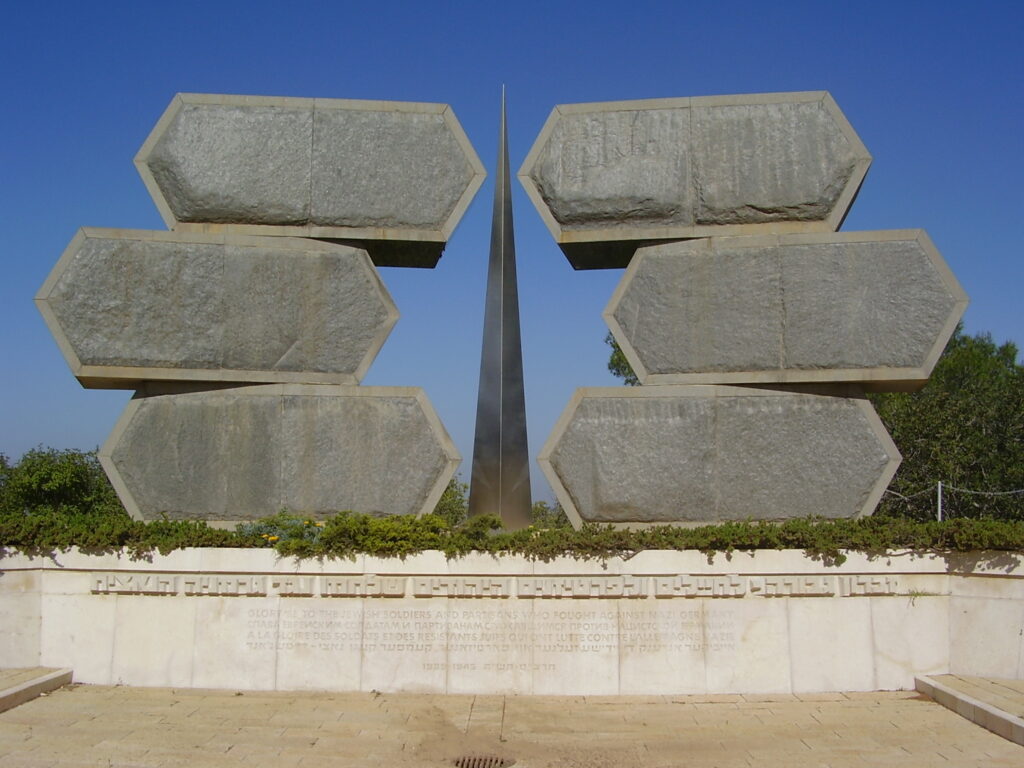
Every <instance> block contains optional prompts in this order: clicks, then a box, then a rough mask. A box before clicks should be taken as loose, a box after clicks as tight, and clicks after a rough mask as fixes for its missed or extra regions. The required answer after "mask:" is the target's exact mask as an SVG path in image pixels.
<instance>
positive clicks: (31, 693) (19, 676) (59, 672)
mask: <svg viewBox="0 0 1024 768" xmlns="http://www.w3.org/2000/svg"><path fill="white" fill-rule="evenodd" d="M70 682H71V670H70V669H57V668H54V667H19V668H9V669H0V712H3V711H5V710H8V709H13V708H14V707H16V706H18V705H19V704H23V703H25V702H26V701H31V700H32V699H34V698H36V697H37V696H39V695H41V694H44V693H49V692H50V691H52V690H54V689H56V688H60V687H61V686H62V685H67V684H68V683H70Z"/></svg>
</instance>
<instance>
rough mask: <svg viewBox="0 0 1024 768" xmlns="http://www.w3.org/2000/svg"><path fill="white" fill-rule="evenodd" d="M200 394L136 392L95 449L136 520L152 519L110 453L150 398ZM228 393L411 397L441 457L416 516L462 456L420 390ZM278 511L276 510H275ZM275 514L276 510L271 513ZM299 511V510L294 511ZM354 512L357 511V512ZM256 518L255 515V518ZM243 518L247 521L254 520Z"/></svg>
mask: <svg viewBox="0 0 1024 768" xmlns="http://www.w3.org/2000/svg"><path fill="white" fill-rule="evenodd" d="M204 394H214V393H213V392H209V390H198V391H196V390H188V389H183V390H181V391H179V392H177V393H171V394H163V395H146V394H143V393H141V392H140V393H137V394H136V396H135V397H134V398H133V399H132V400H130V401H129V403H128V405H127V406H126V407H125V409H124V411H123V412H122V413H121V416H120V417H119V418H118V420H117V422H116V423H115V425H114V429H113V431H111V433H110V436H109V437H108V438H107V440H106V442H104V444H103V445H102V447H101V448H100V450H99V460H100V465H101V466H102V467H103V470H104V471H105V472H106V474H107V477H108V478H110V482H111V485H113V487H114V490H115V492H116V493H117V495H118V498H120V499H121V502H122V503H123V504H124V506H125V509H126V510H127V511H128V513H129V514H130V515H131V516H132V517H133V518H135V519H136V520H151V519H155V518H154V516H153V515H152V514H151V515H147V514H145V512H144V510H143V509H141V507H140V504H139V503H138V501H137V500H136V498H135V494H133V493H132V491H131V489H130V488H129V487H128V485H127V483H126V482H125V480H124V477H123V475H122V473H121V471H120V469H119V468H118V467H117V464H116V462H115V458H114V453H115V452H116V450H117V449H118V447H119V444H120V442H121V440H122V439H123V438H124V437H125V435H126V433H127V431H128V429H129V427H130V425H131V422H132V420H133V418H134V417H135V415H136V414H137V413H138V411H139V409H140V408H141V407H142V406H143V404H144V403H145V402H146V401H147V400H149V399H151V398H157V397H169V398H188V397H190V396H202V395H204ZM231 394H235V395H240V396H243V397H245V396H248V397H274V398H283V397H288V396H297V397H331V398H334V397H346V398H378V399H380V398H413V399H415V401H416V403H417V405H418V406H419V408H420V410H421V412H422V415H423V417H424V419H425V422H426V426H427V428H428V429H429V430H430V432H431V434H432V436H433V438H434V440H435V441H436V444H437V447H438V449H439V451H440V452H441V454H443V456H444V469H443V470H442V471H441V472H440V473H439V474H438V475H437V477H436V478H435V480H434V482H433V483H432V484H431V485H430V489H429V491H428V492H427V493H426V495H425V496H424V498H423V501H422V503H421V504H420V505H419V507H418V508H417V509H416V510H414V511H413V514H416V516H422V515H424V514H427V513H429V512H432V511H433V509H434V507H435V506H436V505H437V502H438V501H439V500H440V498H441V495H442V494H443V493H444V490H445V488H446V487H447V486H448V482H449V481H450V480H451V478H452V477H453V476H454V475H455V471H456V469H458V466H459V464H460V463H461V461H462V457H461V455H460V454H459V451H458V449H457V448H456V447H455V443H454V442H453V441H452V439H451V437H450V436H449V435H448V431H447V430H446V429H445V427H444V425H443V424H442V422H441V419H440V418H439V417H438V415H437V412H436V411H435V410H434V407H433V405H432V404H431V403H430V400H429V398H428V397H427V394H426V392H424V391H423V389H422V388H421V387H363V386H334V385H324V384H264V385H256V386H242V387H236V388H232V389H231ZM278 509H279V508H278ZM274 511H275V512H276V511H278V510H274ZM296 511H301V510H296ZM357 511H358V510H357ZM258 516H259V515H257V516H255V517H258ZM255 517H253V518H247V519H255ZM311 519H318V516H317V515H311ZM205 522H206V523H207V524H209V525H210V526H212V527H215V528H233V527H234V526H235V525H237V524H238V523H240V522H245V520H243V519H205Z"/></svg>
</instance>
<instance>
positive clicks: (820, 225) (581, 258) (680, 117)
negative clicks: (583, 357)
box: [519, 91, 871, 269]
mask: <svg viewBox="0 0 1024 768" xmlns="http://www.w3.org/2000/svg"><path fill="white" fill-rule="evenodd" d="M870 163H871V156H870V155H869V154H868V151H867V150H866V149H865V147H864V145H863V144H862V143H861V141H860V139H859V138H858V137H857V135H856V134H855V133H854V132H853V129H852V128H851V127H850V124H849V123H848V122H847V120H846V118H845V117H844V115H843V114H842V112H840V111H839V107H838V106H837V105H836V103H835V101H833V99H832V97H831V96H830V95H829V94H828V93H827V92H825V91H813V92H801V93H770V94H756V95H741V96H708V97H695V98H681V99H648V100H644V101H622V102H607V103H596V104H568V105H561V106H558V107H555V109H554V111H553V112H552V113H551V116H550V117H549V118H548V120H547V122H546V123H545V124H544V127H543V129H542V130H541V132H540V135H539V136H538V138H537V140H536V142H535V143H534V145H533V148H532V149H531V150H530V153H529V155H528V156H527V158H526V161H525V162H524V163H523V166H522V168H521V169H520V172H519V178H520V180H521V182H522V183H523V186H524V187H525V189H526V192H527V194H528V195H529V196H530V199H531V200H532V201H533V203H534V205H535V206H536V207H537V210H538V211H539V212H540V214H541V217H542V218H543V219H544V221H545V223H546V224H547V225H548V228H549V229H550V230H551V233H552V235H554V237H555V240H557V241H558V243H559V244H560V245H562V246H563V251H564V252H565V253H566V256H567V257H568V258H569V260H570V262H571V263H572V264H573V266H574V267H576V268H577V269H595V268H608V267H623V266H625V265H626V264H627V263H628V261H629V257H630V256H631V255H632V250H630V248H629V247H628V246H629V243H630V242H633V241H645V243H643V244H646V243H649V242H652V241H658V240H665V239H677V238H688V237H706V236H711V235H743V234H761V233H791V232H830V231H834V230H836V229H838V227H839V225H840V223H842V220H843V217H844V216H845V215H846V212H847V210H848V209H849V207H850V205H851V203H852V202H853V199H854V196H855V195H856V193H857V190H858V188H859V187H860V184H861V182H862V181H863V179H864V175H865V174H866V173H867V169H868V166H869V165H870ZM639 244H640V243H638V245H639Z"/></svg>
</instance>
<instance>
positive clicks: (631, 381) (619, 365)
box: [604, 333, 640, 387]
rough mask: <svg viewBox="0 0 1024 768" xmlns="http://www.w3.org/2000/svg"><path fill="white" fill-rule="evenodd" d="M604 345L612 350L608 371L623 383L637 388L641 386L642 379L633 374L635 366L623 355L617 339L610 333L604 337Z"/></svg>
mask: <svg viewBox="0 0 1024 768" xmlns="http://www.w3.org/2000/svg"><path fill="white" fill-rule="evenodd" d="M604 343H605V344H607V345H608V346H609V347H611V348H612V354H611V357H609V358H608V370H609V371H610V372H611V374H612V375H613V376H615V377H616V378H619V379H622V383H623V384H625V385H627V386H630V387H635V386H638V385H639V384H640V379H638V378H637V377H636V373H634V372H633V366H631V365H630V364H629V360H627V359H626V356H625V355H624V354H623V353H622V348H621V347H620V346H619V344H618V342H617V341H615V337H614V336H612V335H611V333H609V334H608V335H607V336H605V337H604Z"/></svg>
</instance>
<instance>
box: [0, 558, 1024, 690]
mask: <svg viewBox="0 0 1024 768" xmlns="http://www.w3.org/2000/svg"><path fill="white" fill-rule="evenodd" d="M0 566H2V570H0V610H2V612H3V614H4V615H5V616H6V617H8V624H7V627H8V629H5V631H4V632H3V633H0V666H7V667H11V666H23V667H27V666H37V665H43V666H51V667H71V668H73V669H74V670H75V679H76V681H78V682H84V683H95V684H108V685H109V684H126V685H142V686H176V687H195V688H237V689H245V690H331V691H374V690H375V691H391V692H422V693H481V694H485V693H486V694H543V695H562V694H578V695H623V694H644V695H664V694H670V695H675V694H716V693H729V694H735V693H743V694H755V693H764V694H782V693H786V694H788V693H797V694H802V693H813V692H822V691H835V690H846V691H870V690H878V689H910V688H913V686H914V680H915V677H918V676H921V675H938V674H945V673H954V674H962V675H975V676H992V677H1007V678H1021V677H1024V669H1022V664H1021V658H1024V654H1022V653H1021V651H1022V642H1024V641H1022V639H1021V637H1020V635H1019V631H1020V626H1021V623H1022V622H1021V619H1022V618H1024V580H1022V579H1024V567H1021V565H1020V563H1019V560H1018V558H1016V557H1015V556H1011V555H998V556H994V557H992V558H986V557H981V556H979V555H978V554H977V553H974V554H965V555H960V556H955V557H954V556H950V557H948V558H940V557H937V556H926V557H921V556H914V555H911V554H893V555H887V556H884V557H876V558H868V557H866V556H863V555H859V554H855V553H854V554H851V555H850V557H849V559H848V560H847V561H846V563H844V564H843V565H841V566H836V565H829V564H827V563H824V562H822V561H820V560H813V559H810V558H808V557H806V556H804V554H803V553H802V552H797V551H778V552H777V551H763V552H756V553H753V554H747V553H733V555H732V556H731V557H727V556H725V555H716V556H714V557H713V558H710V559H709V558H708V557H707V556H706V555H703V554H701V553H699V552H656V551H648V552H642V553H639V554H637V555H636V556H634V557H632V558H630V559H627V560H623V559H610V560H607V561H576V560H572V559H568V558H558V559H554V560H552V561H550V562H534V561H530V560H526V559H525V558H518V557H506V558H501V559H498V558H492V557H490V556H482V555H474V556H467V557H464V558H461V559H458V560H450V561H449V560H447V559H446V558H445V557H444V555H443V554H442V553H438V552H428V553H423V554H420V555H415V556H410V557H408V558H406V559H405V560H398V559H378V558H373V557H365V556H360V557H356V558H355V559H354V560H351V561H349V560H328V561H304V562H301V563H297V562H295V561H293V560H281V559H279V558H278V557H277V555H276V553H275V552H273V551H272V550H216V549H191V550H180V551H177V552H173V553H170V554H169V555H166V556H159V555H154V556H153V557H152V559H151V560H134V561H133V560H130V559H129V558H127V557H125V556H118V555H113V554H111V555H100V556H95V555H85V554H82V553H79V552H76V551H71V552H68V553H65V554H57V555H56V556H55V558H54V559H50V558H39V557H36V558H30V557H25V556H21V555H8V556H5V557H4V558H3V559H2V560H0Z"/></svg>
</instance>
